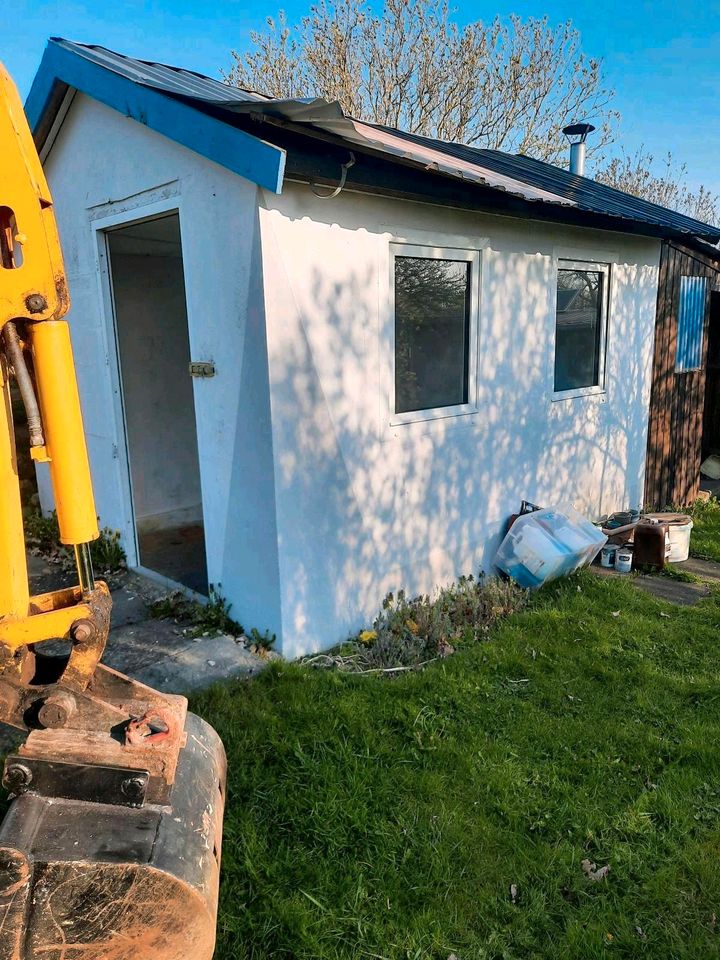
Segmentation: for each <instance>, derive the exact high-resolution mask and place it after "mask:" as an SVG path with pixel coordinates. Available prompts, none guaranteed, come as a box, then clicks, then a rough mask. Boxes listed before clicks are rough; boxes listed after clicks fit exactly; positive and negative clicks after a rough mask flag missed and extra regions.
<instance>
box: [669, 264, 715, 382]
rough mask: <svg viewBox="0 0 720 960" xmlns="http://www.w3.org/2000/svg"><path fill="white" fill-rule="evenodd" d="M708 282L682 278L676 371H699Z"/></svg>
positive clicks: (699, 279)
mask: <svg viewBox="0 0 720 960" xmlns="http://www.w3.org/2000/svg"><path fill="white" fill-rule="evenodd" d="M707 290H708V281H707V279H706V278H705V277H680V299H679V303H678V332H677V347H676V350H675V371H676V372H677V373H683V372H684V371H686V370H698V369H699V368H700V364H701V361H702V346H703V330H704V326H705V307H706V304H707Z"/></svg>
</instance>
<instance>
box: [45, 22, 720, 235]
mask: <svg viewBox="0 0 720 960" xmlns="http://www.w3.org/2000/svg"><path fill="white" fill-rule="evenodd" d="M51 44H55V45H57V46H60V47H62V48H63V49H65V50H67V51H68V52H72V53H74V54H76V55H77V56H80V57H82V58H84V59H86V60H89V61H91V62H93V63H95V64H96V65H98V66H101V67H103V68H104V69H106V70H109V71H112V72H113V73H116V74H119V75H121V76H122V77H124V78H126V79H129V80H131V81H133V82H134V83H136V84H138V85H140V86H145V87H149V88H152V89H155V90H157V91H161V92H163V93H165V94H169V95H170V96H172V97H177V98H182V99H183V100H184V101H186V102H187V101H190V102H191V103H192V104H194V105H195V106H196V107H198V108H200V109H202V107H203V105H206V106H211V107H212V108H213V111H214V113H215V114H216V115H217V112H218V111H220V112H221V113H222V112H223V111H227V112H228V113H232V114H237V113H265V114H268V115H270V116H276V117H281V118H282V119H284V120H290V121H292V122H293V123H295V124H298V125H303V124H308V125H310V126H312V127H317V128H319V129H322V130H324V131H326V132H329V133H332V134H334V135H335V136H337V137H339V138H342V140H344V141H346V142H349V143H351V144H355V145H357V146H360V147H363V146H364V147H366V148H368V149H372V150H373V151H375V152H380V153H381V154H385V155H386V156H387V157H388V160H389V161H392V158H393V157H401V158H402V159H403V160H404V161H410V162H412V163H416V164H418V165H419V166H421V167H422V168H423V169H425V170H428V171H430V172H437V173H442V174H444V175H450V176H453V177H457V178H458V179H461V180H463V181H465V182H470V183H477V184H479V185H482V186H485V187H490V188H491V189H494V190H499V191H503V192H506V193H509V194H512V195H514V196H518V197H520V198H522V199H523V200H526V201H534V202H538V203H541V204H543V205H544V204H551V205H553V206H564V207H570V208H574V209H575V210H581V211H584V212H587V213H590V214H600V215H603V216H605V217H612V218H615V219H617V220H618V226H617V229H619V230H622V229H623V221H624V222H627V223H633V224H634V225H636V227H637V225H640V226H642V225H643V224H647V225H649V226H652V227H653V228H654V229H653V233H655V232H656V231H657V230H658V229H660V230H661V231H662V232H663V235H667V236H668V237H675V238H678V237H698V238H703V239H704V240H707V241H710V242H712V243H718V242H720V228H717V227H713V226H708V225H707V224H703V223H700V222H699V221H697V220H694V219H692V218H691V217H686V216H684V215H683V214H680V213H676V212H674V211H672V210H668V209H666V208H665V207H661V206H658V205H657V204H654V203H650V202H648V201H647V200H642V199H640V198H638V197H634V196H631V195H630V194H627V193H622V192H621V191H619V190H614V189H613V188H611V187H607V186H604V185H603V184H601V183H597V182H596V181H595V180H592V179H590V178H588V177H579V176H577V175H575V174H571V173H569V172H568V171H567V170H564V169H561V168H560V167H556V166H553V165H552V164H549V163H544V162H542V161H540V160H534V159H533V158H531V157H527V156H522V155H518V154H509V153H503V152H502V151H499V150H486V149H481V148H477V147H470V146H466V145H464V144H459V143H448V142H445V141H442V140H435V139H432V138H430V137H424V136H420V135H418V134H411V133H406V132H405V131H402V130H396V129H393V128H390V127H384V126H381V125H377V124H370V123H364V122H361V121H357V120H354V119H353V118H351V117H348V116H346V115H345V114H344V113H343V111H342V109H341V107H340V105H339V104H338V103H336V102H328V101H327V100H323V99H321V98H297V99H290V100H279V99H273V98H271V97H267V96H263V95H262V94H260V93H257V92H255V91H250V90H241V89H239V88H238V87H234V86H231V85H229V84H226V83H222V82H221V81H219V80H213V79H211V78H210V77H205V76H203V75H202V74H199V73H195V72H193V71H190V70H183V69H181V68H179V67H173V66H168V65H166V64H161V63H154V62H151V61H145V60H136V59H134V58H132V57H126V56H124V55H123V54H119V53H115V52H113V51H112V50H108V49H106V48H105V47H99V46H94V45H93V46H89V45H85V44H80V43H74V42H72V41H69V40H63V39H60V38H52V40H51Z"/></svg>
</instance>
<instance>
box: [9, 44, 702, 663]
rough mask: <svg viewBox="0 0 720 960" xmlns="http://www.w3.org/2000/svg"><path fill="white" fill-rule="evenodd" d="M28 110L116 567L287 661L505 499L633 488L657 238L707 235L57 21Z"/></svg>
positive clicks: (434, 557)
mask: <svg viewBox="0 0 720 960" xmlns="http://www.w3.org/2000/svg"><path fill="white" fill-rule="evenodd" d="M26 109H27V111H28V115H29V117H30V120H31V124H32V126H33V129H34V131H35V136H36V140H37V143H38V146H39V148H40V149H41V154H42V157H43V161H44V164H45V169H46V173H47V176H48V180H49V182H50V186H51V189H52V191H53V195H54V199H55V205H56V211H57V216H58V220H59V225H60V232H61V237H62V241H63V244H64V250H65V257H66V267H67V272H68V278H69V282H70V291H71V296H72V300H73V308H72V311H71V314H70V322H71V325H72V330H73V339H74V348H75V353H76V359H77V364H78V375H79V381H80V390H81V395H82V400H83V408H84V415H85V424H86V429H87V433H88V438H89V448H90V456H91V463H92V468H93V476H94V482H95V492H96V497H97V505H98V510H99V513H100V518H101V521H102V523H103V524H106V525H109V526H111V527H114V528H117V529H119V530H120V531H121V532H122V535H123V542H124V546H125V549H126V551H127V554H128V559H129V562H130V565H131V566H133V567H138V568H141V569H144V570H147V571H151V572H153V573H154V574H155V575H158V576H162V577H164V578H166V579H167V580H169V581H174V582H179V583H181V584H184V585H185V586H187V587H189V588H192V589H194V590H196V591H197V592H200V593H203V592H206V591H207V589H208V584H214V585H215V586H216V588H217V589H218V591H219V592H220V593H221V594H222V595H223V596H224V597H225V598H226V599H227V600H228V601H229V602H231V603H232V613H233V615H234V616H235V617H236V618H237V619H239V620H241V622H242V623H243V624H245V626H246V627H247V628H249V627H252V626H254V627H257V628H258V629H259V630H261V631H264V630H266V629H267V630H270V631H271V632H272V633H274V634H276V635H277V638H278V648H279V649H280V650H281V651H282V653H283V654H284V655H285V656H287V657H295V656H298V655H300V654H305V653H308V652H310V651H315V650H318V649H323V648H327V647H329V646H331V645H333V644H335V643H337V642H338V641H341V640H343V639H345V638H346V637H347V636H348V635H349V634H350V633H351V632H352V631H355V630H357V629H358V628H359V627H361V626H362V625H364V624H367V623H368V622H369V621H370V620H371V619H372V617H373V616H374V614H375V613H376V611H377V610H378V608H379V606H380V604H381V601H382V599H383V596H384V595H385V593H386V592H387V591H389V590H397V589H399V588H404V589H405V590H406V591H408V592H410V593H414V592H420V591H430V590H432V589H433V588H434V587H435V586H437V585H439V584H442V583H443V582H446V581H448V580H449V579H451V578H454V577H456V576H457V575H459V574H462V573H469V572H477V571H478V570H479V569H485V570H489V569H490V567H491V561H492V557H493V552H494V550H495V549H496V546H497V544H498V542H499V539H500V538H501V536H502V535H503V533H504V529H505V525H506V522H507V518H508V515H509V514H511V513H513V512H514V511H515V510H516V509H517V506H518V503H519V501H520V500H521V499H529V500H532V501H534V502H536V503H542V504H553V503H557V502H559V501H567V500H571V501H574V502H575V504H576V505H577V506H578V507H579V508H580V509H582V510H584V511H585V512H586V513H587V514H588V515H590V516H596V515H600V514H602V513H605V512H608V511H613V510H616V509H619V508H623V507H629V506H633V507H637V506H639V505H640V502H641V500H642V491H643V480H644V465H645V449H646V441H647V419H648V403H649V394H650V376H651V365H652V351H653V336H654V324H655V302H656V295H657V284H658V262H659V255H660V246H661V241H662V239H664V238H682V239H683V242H684V243H692V242H694V238H704V239H705V240H715V241H716V240H717V239H718V238H720V234H719V233H718V231H714V230H713V229H712V228H710V227H706V226H705V225H702V224H699V223H697V222H695V221H692V220H689V219H688V218H685V217H682V216H680V215H678V214H674V213H671V212H669V211H666V210H663V209H662V208H659V207H655V206H653V205H652V204H648V203H644V202H643V201H639V200H636V199H635V198H632V197H628V196H626V195H624V194H619V193H617V192H615V191H612V190H609V189H608V188H604V187H601V186H600V185H598V184H596V183H595V182H594V181H592V180H588V179H585V178H582V177H577V176H574V175H571V174H569V173H567V172H566V171H563V170H560V169H558V168H556V167H552V166H549V165H547V164H543V163H540V162H538V161H533V160H530V159H528V158H525V157H516V156H510V155H506V154H502V153H498V152H496V151H485V150H476V149H472V148H468V147H462V146H460V145H456V144H445V143H439V142H434V141H431V140H427V139H425V138H422V137H416V136H410V135H407V134H404V133H401V132H399V131H392V130H388V129H385V128H377V127H373V126H369V125H365V124H360V123H357V122H354V121H351V120H349V119H348V118H345V117H343V116H342V114H341V112H340V110H339V108H338V107H337V105H333V104H327V103H324V102H323V101H272V100H268V99H267V98H263V97H260V96H258V95H257V94H251V93H247V92H245V91H240V90H237V89H234V88H229V87H227V86H225V85H223V84H221V83H219V82H217V81H214V80H209V79H207V78H203V77H199V76H198V75H197V74H192V73H188V72H185V71H182V70H178V69H175V68H170V67H165V66H161V65H158V64H148V63H142V62H139V61H136V60H132V59H130V58H127V57H124V56H120V55H118V54H114V53H111V52H110V51H107V50H105V49H103V48H99V47H85V46H81V45H79V44H74V43H70V42H67V41H61V40H54V41H51V42H50V44H49V45H48V48H47V51H46V54H45V57H44V59H43V62H42V65H41V67H40V70H39V72H38V75H37V77H36V80H35V83H34V85H33V88H32V91H31V93H30V96H29V98H28V103H27V104H26ZM41 489H42V499H43V504H44V506H46V507H49V506H51V504H50V503H49V501H48V492H47V485H46V484H45V482H44V480H43V478H42V477H41Z"/></svg>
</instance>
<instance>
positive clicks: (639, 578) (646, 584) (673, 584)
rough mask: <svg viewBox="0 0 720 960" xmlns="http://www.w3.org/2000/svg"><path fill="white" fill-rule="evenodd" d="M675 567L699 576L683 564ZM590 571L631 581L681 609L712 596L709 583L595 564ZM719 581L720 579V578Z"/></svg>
mask: <svg viewBox="0 0 720 960" xmlns="http://www.w3.org/2000/svg"><path fill="white" fill-rule="evenodd" d="M673 567H676V568H679V569H686V570H687V572H688V573H693V574H695V575H696V576H698V574H697V573H696V572H695V570H690V569H687V568H686V567H685V565H684V564H682V563H674V564H673ZM588 569H589V570H590V571H591V573H594V574H595V575H596V576H599V577H622V578H624V579H629V580H630V583H632V584H633V585H634V586H636V587H637V588H638V590H644V591H645V593H649V594H651V595H652V596H653V597H657V598H658V600H666V601H667V602H668V603H674V604H676V605H677V606H680V607H691V606H693V605H694V604H696V603H699V602H700V601H701V600H704V599H705V597H707V596H709V595H710V587H709V586H708V585H707V583H685V582H684V581H683V580H673V579H672V578H671V577H662V576H655V577H652V576H646V575H643V574H640V575H638V574H634V575H633V574H627V573H618V572H617V570H613V569H612V567H601V566H599V564H595V563H594V564H592V566H590V567H589V568H588ZM706 579H708V578H706ZM718 579H720V576H719V577H718Z"/></svg>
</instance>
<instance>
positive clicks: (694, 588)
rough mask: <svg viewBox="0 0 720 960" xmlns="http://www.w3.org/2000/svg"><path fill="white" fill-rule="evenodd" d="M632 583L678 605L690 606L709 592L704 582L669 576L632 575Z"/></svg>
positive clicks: (646, 591)
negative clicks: (685, 580) (690, 581)
mask: <svg viewBox="0 0 720 960" xmlns="http://www.w3.org/2000/svg"><path fill="white" fill-rule="evenodd" d="M633 583H634V584H635V586H636V587H637V588H638V589H639V590H644V591H645V593H649V594H651V595H652V596H653V597H657V598H658V600H666V601H667V602H668V603H674V604H675V605H676V606H679V607H692V606H694V605H695V604H696V603H699V602H700V601H701V600H704V599H705V597H707V596H709V594H710V587H709V586H708V585H707V584H706V583H685V582H684V581H683V580H673V579H671V578H670V577H643V576H640V577H634V578H633Z"/></svg>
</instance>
